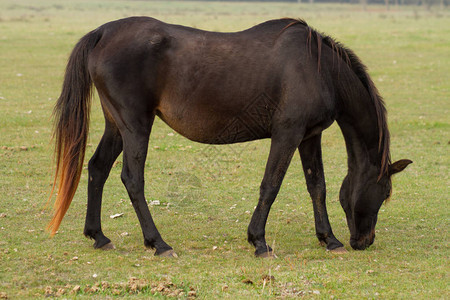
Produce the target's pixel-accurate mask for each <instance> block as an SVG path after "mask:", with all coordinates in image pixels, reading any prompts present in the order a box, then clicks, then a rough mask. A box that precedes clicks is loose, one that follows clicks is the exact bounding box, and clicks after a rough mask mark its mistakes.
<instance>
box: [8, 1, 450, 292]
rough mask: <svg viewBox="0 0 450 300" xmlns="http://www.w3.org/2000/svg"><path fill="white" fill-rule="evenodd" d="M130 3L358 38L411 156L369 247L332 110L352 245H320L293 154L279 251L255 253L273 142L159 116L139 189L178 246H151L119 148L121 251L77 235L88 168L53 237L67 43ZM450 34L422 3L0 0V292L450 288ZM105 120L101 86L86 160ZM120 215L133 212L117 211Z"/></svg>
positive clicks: (333, 152)
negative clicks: (332, 248) (355, 226)
mask: <svg viewBox="0 0 450 300" xmlns="http://www.w3.org/2000/svg"><path fill="white" fill-rule="evenodd" d="M132 15H148V16H153V17H156V18H159V19H161V20H164V21H166V22H171V23H180V24H184V25H189V26H194V27H197V28H202V29H207V30H216V31H237V30H242V29H245V28H248V27H250V26H252V25H255V24H257V23H259V22H262V21H264V20H267V19H271V18H279V17H295V18H303V19H305V20H306V21H307V22H308V23H309V24H310V25H311V26H312V27H314V28H317V29H318V30H319V31H323V32H326V33H328V34H330V35H331V36H333V37H335V38H336V39H337V40H339V41H341V42H343V43H344V44H345V45H346V46H348V47H350V48H351V49H353V50H354V51H355V52H356V53H357V54H358V55H359V56H360V58H361V59H362V61H363V62H364V63H365V64H366V65H367V66H368V68H369V73H370V74H371V76H372V77H373V80H374V82H375V83H376V85H377V87H378V89H379V90H380V92H381V94H382V95H383V96H384V98H385V101H386V105H387V108H388V111H389V126H390V130H391V136H392V146H391V151H392V158H393V160H398V159H402V158H409V159H411V160H413V161H414V164H412V165H411V166H409V167H408V168H407V169H406V170H405V171H404V172H402V173H400V174H399V175H398V176H397V177H395V178H394V180H393V185H394V190H393V195H392V199H391V201H390V202H389V203H387V204H386V205H383V206H382V208H381V211H380V213H379V220H378V225H377V238H376V240H375V243H374V245H372V246H371V247H370V248H369V249H368V250H366V251H354V250H352V249H351V248H350V246H349V236H350V234H349V231H348V228H347V225H346V221H345V215H344V212H343V210H342V209H341V207H340V204H339V201H338V192H339V188H340V184H341V182H342V180H343V178H344V176H345V174H346V152H345V146H344V140H343V137H342V134H341V133H340V131H339V128H338V127H337V125H336V124H334V125H333V126H331V127H330V128H329V129H328V130H326V131H325V132H324V137H323V152H324V165H325V173H326V177H327V190H328V195H327V199H328V201H327V203H328V211H329V215H330V222H331V225H332V227H333V230H334V233H335V235H336V237H337V238H338V239H340V240H341V242H343V243H344V245H345V247H346V248H347V249H348V250H349V252H348V253H347V254H343V255H336V254H332V253H329V252H326V251H325V249H324V248H323V247H321V246H320V245H319V243H318V241H317V239H316V237H315V231H314V220H313V210H312V205H311V201H310V198H309V195H308V194H307V191H306V186H305V181H304V178H303V174H302V170H301V163H300V159H299V156H298V155H296V156H295V157H294V159H293V161H292V163H291V166H290V168H289V170H288V173H287V175H286V178H285V180H284V183H283V186H282V188H281V191H280V193H279V196H278V198H277V201H276V202H275V204H274V205H273V207H272V210H271V213H270V216H269V221H268V224H267V240H268V242H269V243H270V244H272V245H273V248H274V249H275V253H276V254H277V255H278V258H277V259H258V258H255V257H254V256H253V251H254V249H253V247H252V246H250V245H249V244H248V243H247V241H246V230H247V225H248V223H249V221H250V217H251V213H252V212H253V208H254V206H255V205H256V203H257V198H258V194H259V184H260V181H261V179H262V175H263V172H264V166H265V163H266V158H267V155H268V148H269V140H262V141H256V142H251V143H247V144H239V145H233V146H221V147H212V146H208V145H201V144H197V143H194V142H190V141H188V140H187V139H185V138H183V137H181V136H180V135H178V134H177V133H175V132H173V131H172V130H171V129H170V128H169V127H167V126H166V125H165V124H164V123H163V122H162V121H160V120H157V121H156V123H155V125H154V128H153V132H152V136H151V140H150V146H149V153H148V159H147V163H146V177H145V178H146V190H145V191H146V195H147V199H148V200H149V201H152V204H154V205H152V206H151V212H152V214H153V217H154V219H155V222H156V224H157V226H158V228H159V230H160V232H161V234H162V235H163V237H164V238H165V240H166V241H167V242H168V243H169V244H170V245H172V246H173V247H174V249H175V251H176V252H177V253H178V255H179V258H177V259H165V258H159V257H154V256H153V251H150V250H146V249H145V248H144V246H143V238H142V233H141V231H140V227H139V225H138V221H137V217H136V215H135V213H134V210H133V208H132V206H131V205H130V201H129V199H128V196H127V193H126V191H125V188H124V187H123V185H122V183H121V181H120V171H121V157H119V159H118V160H117V162H116V164H115V166H114V168H113V169H112V171H111V175H110V178H109V180H108V182H107V183H106V186H105V192H104V202H103V211H102V212H103V214H102V215H103V218H102V219H103V230H104V232H105V234H106V235H107V236H108V237H110V238H111V240H112V241H113V243H114V244H115V245H116V247H117V248H116V250H113V251H96V250H94V249H93V248H92V247H91V246H92V241H89V240H88V239H86V238H84V236H83V235H82V230H83V226H84V215H85V210H86V189H87V185H86V183H87V172H86V171H84V172H83V175H82V179H81V183H80V186H79V188H78V192H77V193H76V195H75V198H74V201H73V203H72V205H71V208H70V209H69V211H68V213H67V215H66V217H65V219H64V220H63V223H62V225H61V227H60V230H59V233H58V234H57V235H56V236H55V237H54V238H49V235H48V233H47V232H46V231H45V226H46V224H47V222H48V221H49V219H50V212H51V210H50V209H49V208H47V209H44V208H45V204H46V201H47V198H48V195H49V192H50V189H51V184H52V175H53V171H52V170H53V166H52V150H53V145H52V143H51V131H52V119H51V113H52V109H53V106H54V104H55V101H56V99H57V98H58V96H59V92H60V87H61V84H62V76H63V74H64V68H65V64H66V62H67V57H68V55H69V53H70V51H71V50H72V48H73V46H74V44H75V43H76V42H77V40H78V39H79V38H80V37H81V36H83V35H84V34H85V33H87V32H88V31H90V30H92V29H94V28H96V27H97V26H99V25H101V24H103V23H105V22H107V21H110V20H114V19H117V18H122V17H126V16H132ZM449 37H450V12H449V11H448V10H431V11H426V10H423V9H422V8H420V7H402V8H396V7H391V10H390V11H385V10H384V7H382V6H380V7H377V6H370V7H369V9H368V10H367V11H363V10H361V8H360V6H350V5H327V4H323V5H308V4H297V3H288V4H286V3H285V4H281V3H258V4H255V3H217V2H216V3H205V2H170V1H161V2H153V1H106V0H105V1H101V0H89V1H87V0H82V1H57V0H42V1H32V0H23V1H22V0H2V1H1V2H0V174H1V175H0V298H4V297H8V298H11V299H21V298H43V297H46V296H54V297H56V296H61V297H64V298H74V297H82V298H83V297H85V298H87V297H92V296H95V297H96V298H110V297H115V296H122V297H142V298H148V297H150V296H153V297H157V298H167V297H178V298H195V297H197V298H200V299H214V298H232V299H236V298H237V299H252V298H257V297H262V298H275V297H276V298H285V297H286V298H287V297H305V298H317V299H330V298H337V299H349V298H350V299H360V298H371V299H372V298H383V299H393V298H405V299H436V298H442V299H448V298H449V297H450V293H449V282H450V281H449V274H450V272H449V271H450V269H449V260H448V257H449V256H450V252H449V233H448V228H449V225H450V224H449V217H450V213H449V212H450V207H449V186H450V182H449V164H450V155H449V153H450V151H449V147H450V112H449V108H450V102H449V98H450V75H449V74H450V39H449ZM102 131H103V116H102V113H101V109H100V105H99V102H98V99H97V97H96V98H95V100H94V102H93V107H92V119H91V133H90V138H89V143H90V144H89V147H88V149H87V154H86V156H87V158H89V157H90V156H91V155H92V154H93V152H94V150H95V147H96V145H97V143H98V142H99V140H100V137H101V135H102ZM85 163H87V160H86V162H85ZM158 201H159V205H156V204H158ZM49 207H51V205H49ZM114 214H123V215H122V216H121V217H118V218H114V219H113V218H110V216H111V215H114Z"/></svg>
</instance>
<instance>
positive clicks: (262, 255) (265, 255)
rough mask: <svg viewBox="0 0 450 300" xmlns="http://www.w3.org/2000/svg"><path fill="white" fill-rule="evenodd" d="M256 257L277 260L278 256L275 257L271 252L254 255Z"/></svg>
mask: <svg viewBox="0 0 450 300" xmlns="http://www.w3.org/2000/svg"><path fill="white" fill-rule="evenodd" d="M256 257H261V258H278V256H276V255H275V253H273V251H267V252H263V253H260V254H256Z"/></svg>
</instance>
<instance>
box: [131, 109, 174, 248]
mask: <svg viewBox="0 0 450 300" xmlns="http://www.w3.org/2000/svg"><path fill="white" fill-rule="evenodd" d="M144 119H145V120H140V124H139V125H133V124H132V123H131V122H129V123H128V127H130V128H129V129H126V130H124V131H123V132H122V137H123V144H124V147H123V169H122V182H123V183H124V185H125V187H126V189H127V191H128V195H129V196H130V199H131V203H132V204H133V207H134V209H135V211H136V214H137V216H138V219H139V222H140V224H141V228H142V233H143V235H144V244H145V246H147V247H150V248H153V249H156V252H155V255H162V256H176V254H175V253H174V252H173V250H172V247H170V246H169V245H167V244H166V242H164V240H163V239H162V237H161V235H160V233H159V232H158V230H157V229H156V226H155V223H154V222H153V219H152V216H151V214H150V211H149V209H148V205H147V202H146V200H145V196H144V165H145V159H146V157H147V147H148V141H149V136H150V131H151V126H152V123H153V120H154V116H153V117H151V118H150V119H149V118H148V116H146V117H145V118H144ZM135 121H136V120H135Z"/></svg>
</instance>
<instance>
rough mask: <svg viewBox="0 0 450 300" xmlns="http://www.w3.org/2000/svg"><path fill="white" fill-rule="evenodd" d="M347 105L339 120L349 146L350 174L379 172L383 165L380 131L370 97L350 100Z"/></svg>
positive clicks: (358, 174) (359, 174)
mask: <svg viewBox="0 0 450 300" xmlns="http://www.w3.org/2000/svg"><path fill="white" fill-rule="evenodd" d="M345 107H346V110H345V111H343V112H342V114H341V116H340V117H339V118H338V119H337V122H338V124H339V127H340V128H341V130H342V133H343V135H344V139H345V144H346V147H347V155H348V168H349V174H354V175H355V176H361V175H362V174H367V173H368V172H369V170H371V171H374V172H375V171H376V172H378V171H379V170H380V165H381V164H380V154H379V131H378V125H377V116H376V112H375V109H374V108H373V104H372V103H371V102H370V98H369V99H360V102H357V101H349V102H348V103H345ZM371 173H372V172H371Z"/></svg>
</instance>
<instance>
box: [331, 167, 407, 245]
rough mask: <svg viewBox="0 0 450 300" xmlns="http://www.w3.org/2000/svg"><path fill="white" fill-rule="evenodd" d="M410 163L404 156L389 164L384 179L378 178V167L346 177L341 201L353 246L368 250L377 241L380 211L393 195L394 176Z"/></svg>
mask: <svg viewBox="0 0 450 300" xmlns="http://www.w3.org/2000/svg"><path fill="white" fill-rule="evenodd" d="M410 163H412V161H410V160H408V159H403V160H399V161H397V162H395V163H393V164H391V165H389V169H388V172H387V173H386V174H384V175H383V176H382V177H381V178H378V174H377V170H376V168H373V169H370V168H369V170H367V171H366V172H365V173H364V174H357V175H355V176H347V177H345V179H344V182H343V183H342V187H341V191H340V194H339V201H340V202H341V206H342V208H343V209H344V211H345V214H346V217H347V224H348V227H349V229H350V234H351V237H350V245H351V246H352V248H353V249H355V250H364V249H366V248H367V247H369V246H370V245H372V244H373V242H374V240H375V225H376V223H377V218H378V211H379V210H380V207H381V205H382V204H383V202H384V201H385V200H387V199H388V198H389V197H390V195H391V191H392V184H391V176H392V175H394V174H396V173H398V172H401V171H403V170H404V169H405V168H406V167H407V166H408V165H409V164H410Z"/></svg>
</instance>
